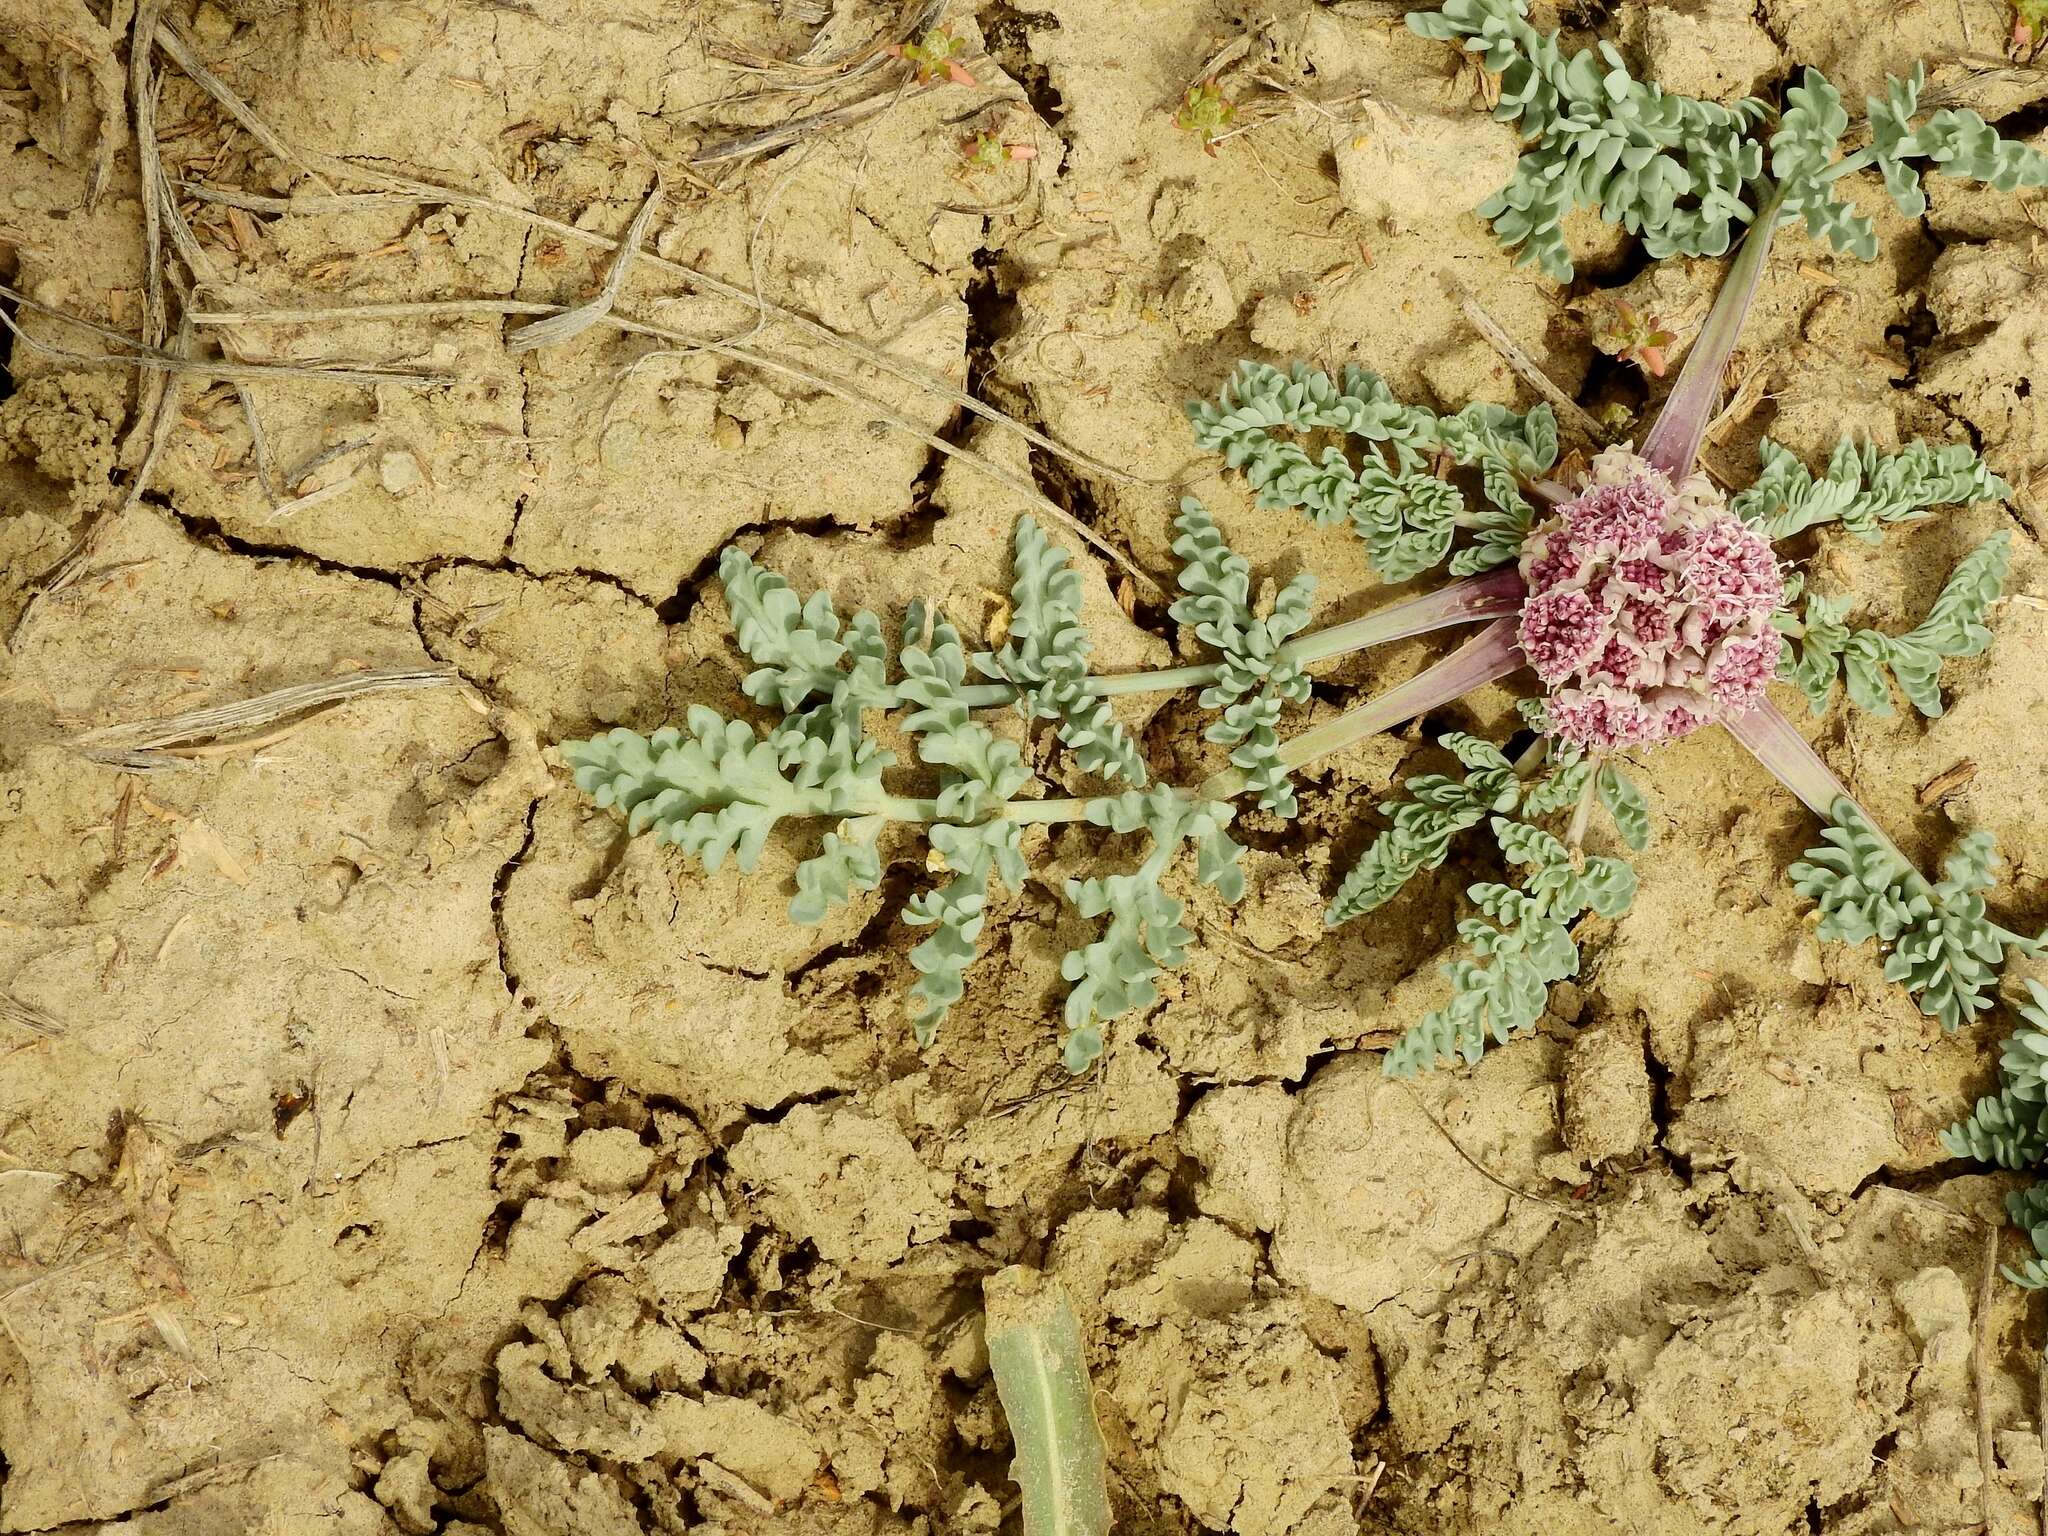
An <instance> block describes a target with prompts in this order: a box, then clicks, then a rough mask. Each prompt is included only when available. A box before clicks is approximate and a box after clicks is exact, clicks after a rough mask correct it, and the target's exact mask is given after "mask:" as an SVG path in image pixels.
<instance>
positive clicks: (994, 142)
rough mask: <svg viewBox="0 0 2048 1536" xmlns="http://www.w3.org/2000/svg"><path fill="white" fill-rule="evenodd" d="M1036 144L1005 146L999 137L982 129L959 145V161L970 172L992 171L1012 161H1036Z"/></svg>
mask: <svg viewBox="0 0 2048 1536" xmlns="http://www.w3.org/2000/svg"><path fill="white" fill-rule="evenodd" d="M1037 158H1038V146H1037V145H1036V144H1006V143H1004V142H1003V139H1002V137H1001V136H1000V135H998V134H994V133H991V132H989V131H988V130H986V129H984V130H982V131H981V132H980V133H977V134H975V135H974V136H973V137H972V138H970V139H967V140H964V141H963V142H962V143H961V145H960V159H961V161H962V163H964V164H965V165H966V167H967V168H968V169H969V170H971V171H992V170H995V169H996V168H997V167H998V166H1002V165H1007V164H1008V163H1009V162H1011V161H1013V160H1036V159H1037Z"/></svg>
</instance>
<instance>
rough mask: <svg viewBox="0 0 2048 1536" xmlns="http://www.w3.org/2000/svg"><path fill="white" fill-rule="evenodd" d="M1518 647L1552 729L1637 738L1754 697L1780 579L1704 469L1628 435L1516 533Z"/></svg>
mask: <svg viewBox="0 0 2048 1536" xmlns="http://www.w3.org/2000/svg"><path fill="white" fill-rule="evenodd" d="M1521 570H1522V579H1523V580H1524V581H1525V582H1526V583H1527V584H1528V589H1529V595H1528V599H1527V601H1526V602H1525V603H1524V604H1523V606H1522V616H1521V623H1520V629H1519V639H1520V641H1521V646H1522V652H1523V654H1524V655H1525V656H1526V657H1527V658H1528V660H1529V665H1530V666H1531V667H1533V668H1534V669H1535V671H1536V675H1537V676H1538V677H1540V678H1542V680H1543V683H1544V686H1545V687H1546V688H1547V689H1548V691H1549V699H1548V710H1549V715H1550V723H1551V727H1552V729H1553V730H1555V731H1556V733H1557V734H1558V735H1559V736H1561V737H1562V738H1564V739H1565V740H1566V741H1570V742H1573V743H1575V744H1577V745H1578V746H1581V747H1585V748H1588V749H1595V750H1602V751H1606V750H1613V749H1616V748H1622V747H1634V746H1647V745H1650V744H1652V743H1655V742H1660V741H1669V740H1671V739H1673V738H1674V737H1678V736H1683V735H1686V734H1687V733H1688V732H1691V731H1696V730H1698V729H1699V728H1700V727H1701V726H1703V725H1706V724H1709V723H1710V722H1713V721H1717V720H1726V719H1731V718H1733V717H1734V716H1736V715H1740V714H1742V713H1744V712H1746V711H1747V710H1750V709H1753V708H1754V707H1755V706H1756V704H1757V703H1758V701H1759V700H1761V699H1762V698H1763V692H1764V686H1765V684H1766V683H1768V682H1769V681H1770V678H1771V676H1772V674H1773V672H1774V671H1775V670H1776V668H1777V665H1778V653H1779V651H1780V649H1781V648H1782V647H1783V644H1784V642H1783V640H1782V639H1781V637H1780V636H1779V634H1778V632H1777V630H1776V629H1775V628H1773V627H1772V625H1771V614H1772V613H1773V611H1775V610H1776V608H1777V607H1778V605H1779V604H1780V603H1781V602H1783V601H1784V597H1785V583H1784V579H1783V578H1782V577H1781V576H1780V575H1779V573H1778V565H1777V560H1776V558H1775V557H1774V556H1773V555H1772V553H1771V546H1770V544H1769V542H1768V541H1767V540H1766V539H1765V538H1764V536H1763V535H1762V534H1760V533H1758V532H1757V531H1756V530H1754V529H1752V528H1751V527H1749V525H1748V524H1746V523H1744V522H1743V521H1742V519H1741V518H1739V517H1737V516H1736V515H1735V514H1734V513H1732V512H1730V511H1729V510H1728V508H1727V505H1726V503H1725V502H1723V501H1722V499H1721V497H1720V496H1719V494H1718V493H1716V492H1715V491H1714V490H1713V489H1712V487H1710V486H1709V485H1708V484H1707V482H1706V481H1705V480H1704V479H1702V478H1700V477H1698V476H1694V477H1692V478H1689V479H1687V480H1686V481H1684V482H1683V483H1682V484H1679V485H1674V484H1673V483H1672V481H1671V478H1670V476H1668V475H1666V474H1665V473H1664V472H1663V471H1662V470H1660V469H1658V468H1657V467H1656V466H1655V465H1653V464H1651V463H1650V462H1649V461H1648V460H1646V459H1643V458H1640V457H1638V456H1637V455H1636V454H1635V453H1633V452H1632V451H1630V450H1629V449H1627V448H1610V449H1608V450H1607V451H1606V452H1605V453H1602V454H1601V455H1600V456H1599V457H1598V458H1596V459H1595V460H1594V461H1593V467H1592V472H1591V474H1590V476H1589V477H1588V479H1587V482H1586V484H1585V486H1584V487H1583V488H1582V489H1581V490H1580V492H1579V494H1578V495H1577V496H1576V497H1574V498H1573V499H1571V500H1570V501H1567V502H1565V503H1563V504H1562V505H1561V506H1559V507H1558V509H1557V512H1556V513H1555V515H1553V516H1552V517H1551V518H1550V519H1549V520H1548V521H1547V522H1544V523H1542V524H1540V525H1538V526H1537V527H1536V528H1535V529H1534V530H1533V531H1532V532H1531V533H1530V535H1529V540H1528V542H1527V543H1526V544H1525V545H1523V547H1522V560H1521Z"/></svg>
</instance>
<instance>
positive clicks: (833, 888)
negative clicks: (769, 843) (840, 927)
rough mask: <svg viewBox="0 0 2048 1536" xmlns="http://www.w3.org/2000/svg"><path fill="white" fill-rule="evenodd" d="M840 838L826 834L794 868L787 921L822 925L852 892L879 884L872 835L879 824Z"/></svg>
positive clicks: (879, 870)
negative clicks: (826, 916) (819, 844)
mask: <svg viewBox="0 0 2048 1536" xmlns="http://www.w3.org/2000/svg"><path fill="white" fill-rule="evenodd" d="M861 830H862V831H863V832H865V833H866V838H865V840H863V838H862V837H861V836H860V835H859V834H858V833H856V834H853V835H849V836H846V837H841V836H840V835H839V834H838V833H837V832H827V833H826V834H825V840H824V843H823V844H822V846H821V847H820V848H819V851H818V852H817V853H816V854H815V855H814V856H812V857H811V858H808V859H805V860H804V861H803V862H802V863H801V864H799V865H797V867H796V895H795V896H793V897H791V898H790V903H789V916H790V921H791V922H796V923H802V924H804V925H805V926H807V927H808V926H811V925H813V924H816V923H822V922H823V921H824V920H825V915H826V914H827V913H828V912H830V911H831V910H832V909H833V908H834V907H839V906H844V905H845V904H846V902H847V901H848V900H849V899H851V897H852V894H853V893H854V892H855V891H872V890H873V889H874V888H875V887H876V886H878V885H880V884H881V883H882V861H881V858H880V856H879V855H878V854H877V853H876V852H875V845H874V841H873V839H874V835H875V833H876V832H878V831H879V830H880V824H879V823H878V822H877V823H875V824H873V825H870V826H866V827H863V828H862V829H861Z"/></svg>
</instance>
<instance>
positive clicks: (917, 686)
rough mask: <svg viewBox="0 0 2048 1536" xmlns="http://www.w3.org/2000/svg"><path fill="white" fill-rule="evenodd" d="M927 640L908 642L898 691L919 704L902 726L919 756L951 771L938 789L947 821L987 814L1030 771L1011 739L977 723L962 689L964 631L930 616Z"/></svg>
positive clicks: (1024, 780)
mask: <svg viewBox="0 0 2048 1536" xmlns="http://www.w3.org/2000/svg"><path fill="white" fill-rule="evenodd" d="M930 628H931V638H930V641H929V643H928V644H923V645H918V644H908V645H905V646H904V647H903V649H902V651H901V653H900V654H899V657H898V660H899V664H900V665H901V666H902V668H903V681H902V682H900V683H899V684H897V692H898V693H899V694H900V695H901V696H902V697H903V699H904V700H905V702H907V703H911V704H914V705H916V706H917V708H916V709H914V710H912V711H911V713H910V714H909V715H908V716H906V717H905V719H904V722H903V723H904V728H905V729H906V730H909V731H910V732H911V733H912V734H914V735H915V736H916V737H917V755H918V756H919V757H920V758H921V759H922V760H923V761H925V762H927V763H930V764H932V765H933V766H934V767H937V768H942V769H945V770H947V771H946V773H945V774H944V775H943V776H942V782H941V785H940V788H939V814H940V816H942V817H943V818H945V819H946V820H948V821H976V820H979V819H981V818H982V817H984V816H987V815H988V814H990V813H991V812H992V811H994V810H995V809H996V808H997V807H998V806H1000V805H1001V804H1002V803H1003V802H1004V801H1006V800H1008V799H1009V798H1010V797H1011V796H1012V795H1014V794H1015V793H1016V792H1017V791H1018V790H1020V789H1022V788H1023V787H1024V786H1025V785H1026V784H1028V783H1030V782H1031V770H1030V769H1029V768H1027V767H1025V765H1024V758H1023V754H1022V753H1020V752H1019V751H1018V750H1017V747H1016V744H1015V743H1013V742H1008V741H1003V740H1001V739H999V738H998V737H997V736H996V735H995V734H994V733H993V732H992V731H990V730H989V728H988V727H987V726H985V725H982V724H980V723H979V722H977V721H976V720H975V719H974V718H973V715H972V712H971V709H970V706H969V705H968V703H967V700H966V696H965V694H964V692H963V691H962V690H963V689H964V688H965V687H966V685H967V655H966V652H965V651H964V650H963V649H962V648H961V645H960V635H959V632H958V631H957V630H955V629H954V628H953V626H952V625H950V624H948V623H947V622H946V621H945V620H944V619H933V620H932V621H931V625H930Z"/></svg>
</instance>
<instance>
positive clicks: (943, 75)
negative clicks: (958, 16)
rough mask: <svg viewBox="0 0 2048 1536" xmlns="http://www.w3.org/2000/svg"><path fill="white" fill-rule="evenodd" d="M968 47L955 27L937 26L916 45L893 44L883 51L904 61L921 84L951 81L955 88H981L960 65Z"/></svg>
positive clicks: (978, 82) (964, 67)
mask: <svg viewBox="0 0 2048 1536" xmlns="http://www.w3.org/2000/svg"><path fill="white" fill-rule="evenodd" d="M966 50H967V44H966V43H964V42H962V41H961V40H960V39H959V38H957V37H955V36H954V35H953V29H952V28H951V27H933V28H932V29H931V30H930V31H929V32H927V33H925V35H924V36H923V37H922V38H920V39H919V40H918V41H917V42H914V43H891V44H890V45H889V46H888V47H887V48H885V49H883V50H882V51H883V52H884V53H886V54H888V55H889V56H890V57H891V58H893V59H901V60H903V62H904V63H906V64H908V65H909V66H910V67H911V69H912V70H913V71H914V72H915V75H916V79H917V83H918V84H919V85H936V84H937V83H938V82H939V81H940V80H942V79H944V80H950V81H952V82H953V84H955V85H979V84H981V82H980V81H979V80H977V79H975V78H974V72H973V71H972V70H970V69H969V68H968V67H967V66H966V65H965V64H963V63H961V62H960V58H959V56H960V55H961V54H962V53H964V52H966Z"/></svg>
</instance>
